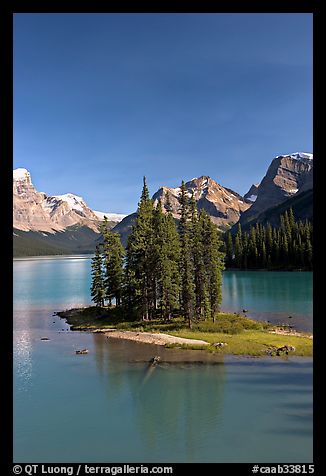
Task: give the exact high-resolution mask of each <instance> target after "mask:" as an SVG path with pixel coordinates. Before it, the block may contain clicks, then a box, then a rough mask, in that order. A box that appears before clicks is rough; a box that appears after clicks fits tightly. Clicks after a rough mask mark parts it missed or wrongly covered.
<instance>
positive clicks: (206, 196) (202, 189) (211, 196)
mask: <svg viewBox="0 0 326 476" xmlns="http://www.w3.org/2000/svg"><path fill="white" fill-rule="evenodd" d="M185 185H186V189H187V193H188V196H189V197H191V196H192V195H193V196H194V198H195V200H196V202H197V207H198V209H199V210H201V209H204V210H206V212H207V213H208V214H209V215H210V216H211V219H212V221H213V222H214V223H215V224H216V225H217V226H218V227H219V228H221V229H225V228H228V227H229V225H230V224H233V223H236V222H237V221H238V220H239V217H240V215H241V213H243V212H244V211H245V210H247V208H249V207H250V204H249V203H246V202H245V200H244V198H243V197H242V196H241V195H239V194H238V193H237V192H234V191H233V190H231V189H229V188H225V187H222V185H220V184H218V183H217V182H215V180H213V179H212V178H210V177H208V176H202V177H199V178H193V179H192V180H190V181H189V182H186V184H185ZM179 193H180V188H179V187H178V188H170V187H161V188H160V189H159V190H158V191H157V192H156V193H155V194H154V195H153V202H154V206H156V204H157V202H158V201H159V200H161V201H162V203H163V205H165V203H166V197H167V195H168V196H169V199H170V203H171V205H172V213H173V216H174V217H175V218H179V217H180V203H179V199H178V197H179Z"/></svg>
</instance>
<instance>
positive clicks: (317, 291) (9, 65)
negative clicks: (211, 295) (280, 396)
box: [0, 0, 326, 475]
mask: <svg viewBox="0 0 326 476" xmlns="http://www.w3.org/2000/svg"><path fill="white" fill-rule="evenodd" d="M135 6H136V4H135V3H134V2H123V3H121V5H120V6H119V5H117V4H113V3H110V4H107V5H105V3H104V2H99V1H98V0H97V1H93V2H88V6H86V3H85V4H84V5H82V4H80V5H79V6H78V4H74V3H73V2H68V1H66V2H62V1H60V0H58V1H56V2H42V4H41V3H39V4H38V3H37V2H35V1H34V2H33V1H29V2H27V1H13V2H6V0H4V1H3V2H2V4H1V17H0V18H1V25H0V34H1V52H2V58H1V59H2V68H1V74H0V84H1V102H0V105H1V119H2V121H1V128H0V134H1V135H0V145H1V148H2V151H1V152H2V154H1V158H2V160H1V174H0V178H1V180H2V184H1V192H2V194H1V195H2V196H1V200H3V199H5V207H3V208H2V213H1V218H2V222H3V221H4V223H3V227H2V233H1V236H2V238H5V239H4V240H2V242H3V243H4V244H3V247H2V255H3V259H4V258H5V266H4V267H2V273H1V275H2V278H3V280H2V283H3V284H2V286H1V288H0V289H1V290H2V291H3V292H4V299H3V301H2V302H5V312H3V314H2V319H3V320H4V321H5V325H3V326H2V328H1V332H0V336H1V354H2V359H1V360H2V363H5V364H6V382H5V381H4V380H3V382H2V383H3V384H2V386H1V388H2V392H1V393H2V396H6V397H7V398H6V401H5V402H4V403H3V404H2V413H3V418H2V421H5V423H6V424H5V425H1V427H2V431H4V430H5V433H4V439H3V442H4V443H3V446H2V458H1V462H2V464H1V466H2V465H3V469H5V468H6V469H7V470H8V472H9V474H12V464H13V446H12V445H13V428H12V414H13V391H12V388H13V374H12V360H13V353H12V352H13V349H12V332H13V326H12V317H11V316H12V311H13V288H12V281H13V279H12V255H11V252H12V246H13V243H12V211H11V210H12V189H11V174H12V168H13V163H12V162H13V14H15V13H312V14H313V25H314V29H313V42H314V51H313V58H314V64H313V75H314V78H313V99H314V101H313V104H314V111H313V118H314V128H313V129H314V133H313V136H314V182H315V186H314V215H315V218H314V230H315V233H314V255H315V265H314V286H313V289H314V291H313V292H314V309H315V312H314V314H315V316H316V317H315V323H316V324H318V334H317V332H315V326H314V405H313V407H314V464H315V474H317V475H318V474H320V466H319V465H320V463H321V455H322V443H321V438H319V437H318V435H321V434H322V433H321V423H320V417H321V410H322V401H321V388H320V387H321V382H322V370H323V368H322V363H321V357H322V345H323V337H322V336H323V333H322V323H323V321H325V319H326V317H324V315H323V312H322V311H323V307H325V306H323V304H322V295H323V289H322V288H323V275H322V269H321V259H320V258H321V255H320V252H321V250H322V239H323V233H322V230H321V223H320V222H321V220H319V218H320V217H323V215H324V213H323V200H324V197H323V196H322V193H321V191H322V186H323V184H322V180H323V178H324V177H325V176H324V175H323V174H322V165H323V163H322V161H323V160H326V158H324V157H323V155H322V150H321V146H320V142H319V143H318V139H319V138H320V127H321V125H320V120H319V118H320V117H322V112H323V111H322V106H321V100H320V98H321V96H322V87H321V78H322V75H321V71H320V66H321V64H322V62H321V49H320V41H321V39H320V36H321V31H322V23H321V17H320V6H321V1H318V0H313V1H312V0H310V1H308V0H296V1H294V0H292V1H291V0H283V1H281V0H274V1H264V2H262V1H261V2H258V1H257V2H254V1H246V2H245V1H240V0H238V1H237V2H236V1H233V2H228V3H224V4H223V3H221V4H218V5H217V4H216V5H215V8H212V6H211V5H209V4H208V2H207V4H206V6H205V5H204V4H202V3H201V4H200V8H198V7H197V8H191V7H190V5H189V10H188V11H184V6H181V5H180V6H177V5H176V4H174V5H173V6H171V7H170V6H169V5H168V4H167V3H163V2H162V4H161V5H159V4H158V3H156V4H155V7H156V8H153V7H154V5H153V4H152V5H148V6H146V5H140V4H138V3H137V9H136V8H135ZM324 180H325V179H324ZM318 182H320V183H319V184H318ZM316 217H317V219H316ZM5 231H6V233H4V232H5ZM316 258H317V260H318V261H317V260H316ZM2 309H3V310H4V307H3V308H2ZM317 313H318V314H317ZM130 464H132V463H130ZM138 464H139V463H138ZM144 464H145V465H146V463H144ZM158 464H159V463H158ZM58 465H59V464H57V466H58ZM110 465H111V466H113V464H110ZM117 465H119V463H117ZM266 465H267V464H266ZM69 466H71V465H69ZM94 466H96V465H94ZM147 466H148V467H150V466H151V465H149V464H148V465H147ZM162 466H173V469H174V472H173V474H176V473H177V472H178V471H179V470H181V471H183V470H187V469H190V470H192V469H195V470H199V471H201V470H204V471H205V470H213V471H219V470H220V469H221V470H227V469H228V468H230V469H231V470H232V469H234V470H236V472H237V474H252V473H251V467H252V465H250V464H249V465H248V464H244V463H243V464H242V463H192V464H190V463H177V464H174V463H173V464H165V465H162ZM239 471H241V473H240V472H239ZM223 474H224V471H223Z"/></svg>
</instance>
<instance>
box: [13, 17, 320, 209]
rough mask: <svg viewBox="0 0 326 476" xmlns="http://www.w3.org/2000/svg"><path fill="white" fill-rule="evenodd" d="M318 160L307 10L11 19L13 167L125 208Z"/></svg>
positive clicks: (242, 183)
mask: <svg viewBox="0 0 326 476" xmlns="http://www.w3.org/2000/svg"><path fill="white" fill-rule="evenodd" d="M296 151H304V152H312V15H311V14H75V13H73V14H15V16H14V167H25V168H27V169H28V170H30V172H31V174H32V179H33V182H34V184H35V186H36V187H37V189H38V190H40V191H44V192H46V193H48V194H53V195H55V194H62V193H67V192H71V193H75V194H77V195H81V196H83V197H84V199H85V200H86V202H87V203H88V205H89V206H90V207H91V208H93V209H96V210H102V211H107V212H120V213H130V212H132V211H134V210H135V209H136V207H137V202H138V199H139V196H140V192H141V186H142V176H143V175H146V176H147V180H148V184H149V187H150V191H151V193H154V192H155V191H156V190H157V189H158V187H159V186H161V185H167V186H173V187H174V186H178V185H179V184H180V181H181V180H182V179H184V180H189V179H191V178H193V177H198V176H200V175H209V176H211V177H212V178H213V179H215V180H216V181H217V182H219V183H220V184H222V185H224V186H226V187H229V188H232V189H233V190H235V191H237V192H239V193H242V194H244V193H245V192H246V191H247V190H248V188H249V187H250V185H251V184H252V183H255V182H258V181H260V180H261V178H262V177H263V176H264V174H265V172H266V170H267V167H268V165H269V164H270V162H271V160H272V158H273V157H275V156H276V155H280V154H282V153H289V152H296Z"/></svg>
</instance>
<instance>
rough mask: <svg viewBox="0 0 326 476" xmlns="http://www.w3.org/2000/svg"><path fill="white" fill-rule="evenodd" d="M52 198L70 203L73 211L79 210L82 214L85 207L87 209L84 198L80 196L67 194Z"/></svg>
mask: <svg viewBox="0 0 326 476" xmlns="http://www.w3.org/2000/svg"><path fill="white" fill-rule="evenodd" d="M52 198H56V199H58V200H62V201H63V202H66V203H68V206H69V208H71V210H78V211H79V212H82V211H83V209H84V207H86V203H85V202H84V200H83V198H82V197H78V195H74V194H72V193H65V194H64V195H53V197H52Z"/></svg>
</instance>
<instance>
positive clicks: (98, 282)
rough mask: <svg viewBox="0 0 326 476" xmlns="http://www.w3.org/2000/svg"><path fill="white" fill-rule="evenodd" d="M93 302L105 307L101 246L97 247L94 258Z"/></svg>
mask: <svg viewBox="0 0 326 476" xmlns="http://www.w3.org/2000/svg"><path fill="white" fill-rule="evenodd" d="M91 296H92V301H93V302H95V304H96V306H102V307H103V306H104V298H105V287H104V278H103V258H102V255H101V251H100V246H99V245H97V246H96V249H95V255H94V257H93V258H92V286H91Z"/></svg>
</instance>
